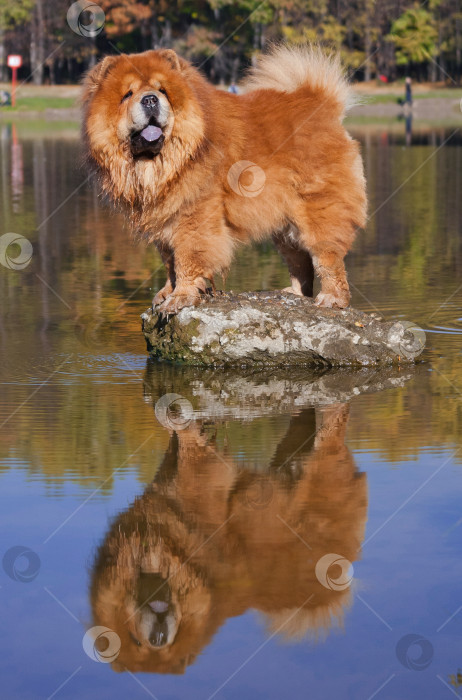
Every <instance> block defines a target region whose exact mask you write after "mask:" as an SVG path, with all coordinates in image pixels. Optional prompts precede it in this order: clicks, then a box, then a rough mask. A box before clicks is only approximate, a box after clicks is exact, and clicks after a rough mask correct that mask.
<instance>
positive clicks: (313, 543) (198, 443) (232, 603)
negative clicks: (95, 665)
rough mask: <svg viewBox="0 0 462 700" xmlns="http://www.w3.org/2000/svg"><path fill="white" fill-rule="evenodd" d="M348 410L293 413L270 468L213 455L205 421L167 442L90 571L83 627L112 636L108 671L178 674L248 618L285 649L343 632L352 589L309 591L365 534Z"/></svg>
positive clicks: (227, 454)
mask: <svg viewBox="0 0 462 700" xmlns="http://www.w3.org/2000/svg"><path fill="white" fill-rule="evenodd" d="M348 412H349V409H348V406H347V405H345V404H344V405H342V404H336V405H332V406H326V407H323V408H319V409H314V408H309V409H305V410H302V411H301V412H300V413H299V414H297V415H295V416H293V417H292V418H291V419H290V421H289V424H288V426H287V430H286V431H285V433H283V434H282V437H281V439H280V441H279V444H278V445H277V447H276V450H275V451H274V453H273V455H272V457H271V458H270V460H269V461H268V462H267V463H265V464H257V465H255V464H253V465H252V466H251V467H249V466H248V465H247V464H246V462H245V460H242V459H241V460H239V461H236V460H235V459H234V458H233V456H232V450H230V449H228V447H225V448H219V447H218V446H217V443H216V440H215V432H216V428H217V425H216V424H214V425H208V426H207V425H203V424H201V423H200V422H198V423H192V424H191V425H190V426H189V427H188V428H186V429H185V430H181V431H179V432H178V433H173V434H172V436H171V439H170V444H169V446H168V449H167V451H166V453H165V457H164V459H163V462H162V464H161V467H160V469H159V472H158V473H157V475H156V478H155V480H154V482H153V483H152V484H151V485H150V486H149V487H148V488H147V489H146V491H145V493H144V494H143V495H142V496H140V497H139V498H137V499H136V501H135V502H134V504H133V505H132V506H131V507H130V508H129V509H128V510H127V511H126V512H124V513H122V514H121V515H120V516H119V517H118V518H116V520H115V521H114V523H113V524H112V526H111V528H110V530H109V532H108V534H107V535H106V537H105V539H104V542H103V544H102V545H101V546H100V548H99V551H98V554H97V557H96V561H95V564H94V567H93V572H92V585H91V603H92V609H93V615H94V620H93V624H95V625H104V626H107V627H109V628H110V629H112V630H113V631H115V632H116V633H117V634H118V635H119V637H120V639H121V642H122V647H121V651H120V654H119V656H118V658H117V661H115V662H114V667H115V668H116V669H117V670H125V668H128V669H129V670H131V671H157V672H170V673H179V672H183V671H184V670H185V669H186V667H187V666H188V665H189V664H191V663H192V662H193V661H194V659H195V658H196V656H197V655H198V654H199V653H200V652H201V651H202V650H203V649H204V648H205V647H206V646H207V645H208V643H209V642H210V640H211V639H212V637H213V635H214V634H215V632H216V631H217V630H218V629H219V627H220V626H221V625H222V624H223V623H224V622H225V620H226V619H228V618H229V617H234V616H236V615H241V614H243V613H244V612H245V611H246V610H248V609H255V610H257V611H259V612H260V613H262V615H263V619H264V621H265V623H266V625H267V627H268V630H269V631H270V632H275V633H277V634H279V635H280V636H281V637H283V638H286V639H300V638H302V637H304V636H306V635H307V634H309V633H311V634H314V635H317V634H319V633H320V632H326V631H327V630H328V629H329V628H330V627H331V626H332V625H335V624H339V623H341V621H342V619H343V615H344V611H345V608H346V607H347V606H348V605H349V604H350V602H351V591H350V588H349V586H343V587H342V590H333V589H332V588H330V587H329V586H328V585H326V583H325V582H324V583H320V581H319V580H318V577H317V575H316V573H315V567H316V563H317V562H318V561H319V560H320V559H321V557H324V556H325V555H326V554H330V553H335V554H338V555H339V556H342V557H345V558H346V559H347V560H349V561H351V562H353V561H355V560H356V559H357V558H358V555H359V550H360V547H361V542H362V539H363V535H364V527H365V521H366V512H367V486H366V480H365V476H364V475H363V474H359V473H358V472H357V469H356V466H355V463H354V461H353V458H352V456H351V453H350V451H349V450H348V448H347V447H346V446H345V431H346V426H347V421H348ZM235 447H236V449H237V448H238V445H236V446H235ZM331 575H332V578H334V579H335V578H337V577H338V572H337V571H336V570H335V566H333V567H332V572H331ZM159 610H161V612H160V613H158V612H157V611H159Z"/></svg>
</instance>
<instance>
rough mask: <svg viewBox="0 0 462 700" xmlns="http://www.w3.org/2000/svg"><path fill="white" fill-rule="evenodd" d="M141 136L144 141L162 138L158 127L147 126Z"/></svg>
mask: <svg viewBox="0 0 462 700" xmlns="http://www.w3.org/2000/svg"><path fill="white" fill-rule="evenodd" d="M141 136H142V137H143V138H144V139H145V140H146V141H157V139H159V138H160V137H161V136H162V129H159V127H158V126H147V127H146V129H143V131H142V132H141Z"/></svg>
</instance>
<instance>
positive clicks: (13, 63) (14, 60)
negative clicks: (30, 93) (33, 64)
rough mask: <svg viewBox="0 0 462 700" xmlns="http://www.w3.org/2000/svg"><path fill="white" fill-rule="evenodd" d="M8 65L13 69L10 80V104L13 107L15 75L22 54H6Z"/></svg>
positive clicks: (20, 62) (14, 100)
mask: <svg viewBox="0 0 462 700" xmlns="http://www.w3.org/2000/svg"><path fill="white" fill-rule="evenodd" d="M7 63H8V67H9V68H11V70H12V71H13V80H12V90H11V104H12V105H13V107H14V106H15V105H16V76H17V72H18V68H21V66H22V56H16V55H14V54H11V55H10V56H8V61H7Z"/></svg>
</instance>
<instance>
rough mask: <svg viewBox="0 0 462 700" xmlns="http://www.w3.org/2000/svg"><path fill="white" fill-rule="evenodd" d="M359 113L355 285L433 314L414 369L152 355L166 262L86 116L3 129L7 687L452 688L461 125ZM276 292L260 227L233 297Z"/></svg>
mask: <svg viewBox="0 0 462 700" xmlns="http://www.w3.org/2000/svg"><path fill="white" fill-rule="evenodd" d="M351 131H352V133H353V134H354V135H355V136H356V137H357V138H358V139H359V140H360V141H361V143H362V149H363V156H364V161H365V165H366V170H367V178H368V190H369V198H370V207H369V211H370V218H369V222H368V225H367V228H366V230H365V231H364V232H362V233H361V234H360V235H359V236H358V239H357V241H356V244H355V246H354V250H353V251H352V252H351V254H350V255H349V256H348V258H347V268H348V272H349V280H350V283H351V288H352V292H353V299H352V304H353V305H354V306H355V307H357V308H360V309H362V310H364V311H366V312H370V313H377V314H379V315H380V316H383V317H385V318H387V319H390V320H392V319H408V320H410V321H413V322H415V323H417V324H419V325H420V326H421V327H422V328H423V329H424V330H425V332H426V334H427V349H426V350H425V352H424V354H423V355H422V358H421V359H422V360H423V361H422V362H421V363H419V364H418V365H417V366H416V367H415V368H411V369H409V368H400V369H397V370H393V371H386V372H379V373H377V372H375V371H374V370H370V369H368V370H362V371H359V372H327V373H326V372H324V373H321V374H320V373H317V374H316V373H314V372H312V371H309V370H299V371H297V372H283V371H281V372H276V373H273V374H272V375H271V376H268V375H265V374H249V373H247V374H246V373H245V372H241V373H238V372H233V373H225V374H223V373H222V372H219V371H216V372H212V371H210V372H200V371H198V370H189V371H188V370H186V369H181V368H179V367H172V366H167V365H162V364H155V363H153V362H151V361H149V360H148V358H147V355H146V350H145V344H144V340H143V337H142V335H141V329H140V314H141V313H142V312H143V311H144V310H145V309H146V308H147V307H148V305H149V304H150V300H151V298H152V296H153V292H154V290H157V289H158V288H159V287H160V286H162V284H163V282H164V271H163V268H162V265H161V261H160V259H159V256H158V255H157V253H156V252H155V250H153V249H152V248H146V247H145V246H144V245H143V244H140V243H135V242H133V240H132V239H131V237H130V232H129V230H128V229H127V226H126V225H125V223H124V221H123V219H122V217H121V216H120V214H118V213H116V212H114V211H113V210H111V208H110V207H108V206H107V205H106V204H105V203H104V202H102V201H101V200H100V199H99V197H98V194H97V192H96V190H95V188H94V186H93V185H92V183H91V181H89V180H88V177H87V173H86V172H85V170H84V169H82V168H81V167H79V158H80V155H79V154H80V143H79V135H78V130H77V128H76V127H74V126H73V125H70V124H69V125H66V124H62V125H59V124H57V125H48V128H44V127H43V126H35V125H33V124H27V123H23V124H17V125H15V126H12V125H11V124H3V125H0V137H1V138H0V148H1V166H0V167H1V172H0V198H1V206H0V234H2V235H4V234H6V233H10V234H12V236H11V237H10V238H8V242H10V243H11V246H10V247H9V248H8V251H7V252H5V244H4V248H3V252H2V256H3V258H2V264H1V265H0V298H1V304H0V331H1V341H0V342H1V351H2V362H1V365H0V424H1V443H0V484H1V494H2V495H1V500H2V508H1V516H0V517H1V521H2V526H1V531H0V532H1V534H0V537H1V543H0V555H1V557H2V568H1V569H0V579H1V581H0V585H1V590H0V597H1V601H2V603H1V604H2V617H3V624H2V628H1V632H0V634H1V637H2V649H3V651H2V656H1V662H0V663H1V665H2V666H3V671H2V687H3V692H4V696H5V697H6V698H9V699H12V698H18V699H19V698H20V699H21V700H29V698H30V699H31V700H32V699H33V700H37V699H39V698H43V699H44V700H45V699H48V700H51V698H57V699H59V698H66V699H68V700H73V699H74V698H75V699H77V698H78V699H79V700H80V699H81V698H83V697H85V698H87V699H89V700H90V699H93V698H95V699H100V698H126V697H129V698H133V699H135V698H140V699H142V698H145V697H151V698H157V699H158V700H171V699H173V698H178V699H181V700H183V698H184V699H186V698H188V699H189V698H195V699H196V698H204V700H211V699H212V698H217V699H226V700H232V699H234V698H240V699H242V698H249V699H250V698H251V699H252V700H254V699H256V698H265V699H266V698H275V699H276V698H277V699H279V698H282V697H291V698H305V697H313V698H335V697H338V698H342V699H346V700H349V699H350V698H351V699H352V700H361V699H362V698H364V700H371V699H372V698H380V700H395V699H396V698H398V697H399V698H407V699H411V698H412V699H414V698H415V699H419V700H423V699H425V698H428V699H430V698H431V699H432V700H433V699H434V698H441V699H443V700H444V698H448V699H449V698H451V696H453V695H457V696H460V695H461V694H462V691H461V687H462V672H461V670H460V669H461V667H462V643H461V633H462V595H461V586H460V582H461V580H462V557H461V552H462V545H461V535H462V526H461V525H462V498H461V493H462V450H461V447H462V405H461V392H462V358H461V339H462V236H461V229H462V196H461V193H462V140H461V136H460V130H459V129H458V128H456V127H454V128H453V129H451V128H449V129H447V128H446V127H445V128H436V127H433V128H423V127H421V128H416V129H414V132H413V134H412V135H411V134H410V133H408V135H407V137H406V136H405V128H404V124H398V125H397V126H395V127H394V128H388V127H387V126H381V125H378V124H371V125H354V124H352V125H351ZM13 234H14V235H13ZM21 236H24V237H25V238H26V239H27V241H26V243H24V242H23V241H22V239H21V238H20V237H21ZM5 241H6V239H5V238H4V239H3V242H5ZM14 241H16V243H15V242H14ZM18 242H19V243H21V242H22V249H21V256H20V257H19V258H17V257H16V258H15V255H17V254H18V253H19V250H20V246H19V245H18ZM27 242H29V243H30V245H28V244H27ZM15 246H16V250H14V248H15ZM12 250H13V253H12V252H11V251H12ZM7 253H9V254H10V258H8V259H7V257H6V255H7ZM15 260H16V263H15ZM18 260H19V261H20V262H19V263H18ZM15 265H16V268H17V269H14V267H15ZM287 284H288V277H287V272H286V269H285V266H284V265H283V264H282V262H281V260H280V259H279V257H278V255H277V254H276V252H275V251H274V250H273V248H272V246H271V245H261V246H258V247H253V248H250V249H245V250H243V251H242V252H241V253H240V254H239V255H238V257H237V259H236V261H235V262H234V265H233V267H232V270H231V272H230V275H229V277H228V280H227V289H233V290H235V291H241V290H249V289H277V288H280V287H283V286H286V285H287ZM172 395H176V397H175V396H172Z"/></svg>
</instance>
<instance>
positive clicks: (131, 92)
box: [121, 90, 133, 102]
mask: <svg viewBox="0 0 462 700" xmlns="http://www.w3.org/2000/svg"><path fill="white" fill-rule="evenodd" d="M132 95H133V91H132V90H129V91H128V92H127V93H125V95H124V96H123V97H122V99H121V102H125V100H128V98H129V97H131V96H132Z"/></svg>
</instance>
